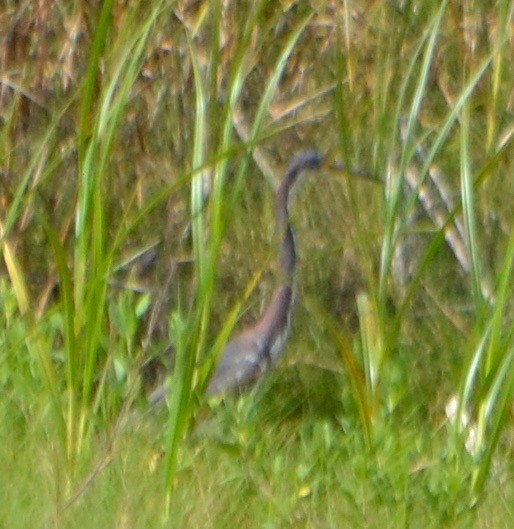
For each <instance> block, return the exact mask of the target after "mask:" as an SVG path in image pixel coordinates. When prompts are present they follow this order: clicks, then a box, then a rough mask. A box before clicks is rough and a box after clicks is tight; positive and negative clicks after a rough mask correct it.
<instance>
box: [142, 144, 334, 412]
mask: <svg viewBox="0 0 514 529" xmlns="http://www.w3.org/2000/svg"><path fill="white" fill-rule="evenodd" d="M324 165H325V161H324V158H323V157H322V156H320V155H319V154H318V153H317V152H314V151H309V152H304V153H302V154H300V155H298V156H297V157H296V158H295V159H294V160H293V162H292V163H291V165H290V166H289V169H288V170H287V172H286V174H285V176H284V179H283V180H282V183H281V184H280V187H279V188H278V192H277V204H276V208H277V209H276V217H277V227H278V233H279V235H280V237H281V243H280V250H279V274H280V275H279V285H278V286H277V288H276V289H275V291H274V292H273V295H272V297H271V301H270V303H269V305H268V307H267V309H266V310H265V312H264V314H263V315H262V316H261V318H260V319H258V320H257V321H256V322H255V323H254V324H253V325H250V326H249V327H248V328H247V329H246V330H244V331H243V332H242V333H241V334H239V335H237V336H236V337H235V338H233V339H232V340H231V341H230V342H228V344H227V345H226V346H225V349H224V351H223V353H222V355H221V359H220V361H219V363H218V366H217V368H216V371H215V372H214V376H213V377H212V379H211V381H210V383H209V385H208V387H207V394H208V395H210V396H213V395H219V394H222V393H226V392H230V391H240V390H242V389H244V388H245V387H246V386H248V385H250V384H251V383H252V382H253V381H255V380H256V379H257V378H258V377H259V376H260V375H261V374H262V373H263V372H265V371H267V370H268V369H269V368H270V367H271V366H273V365H274V364H275V363H276V361H277V360H278V358H280V356H281V354H282V351H283V349H284V345H285V343H286V340H287V337H288V333H289V325H290V320H291V309H292V307H293V275H294V270H295V267H296V248H295V241H294V235H293V231H292V229H291V224H290V220H289V194H290V191H291V189H292V187H293V185H294V184H295V182H296V181H297V179H298V176H299V175H300V173H302V172H303V171H308V170H315V169H320V168H322V167H323V166H324ZM329 167H332V168H333V169H335V170H338V171H340V172H341V171H343V172H344V168H342V167H338V166H335V165H334V166H329ZM165 396H166V390H165V388H162V387H161V388H159V389H157V390H156V391H155V392H154V393H152V395H150V398H149V400H150V402H151V403H156V402H158V401H160V400H162V399H163V398H164V397H165Z"/></svg>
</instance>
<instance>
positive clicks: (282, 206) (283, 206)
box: [277, 170, 299, 285]
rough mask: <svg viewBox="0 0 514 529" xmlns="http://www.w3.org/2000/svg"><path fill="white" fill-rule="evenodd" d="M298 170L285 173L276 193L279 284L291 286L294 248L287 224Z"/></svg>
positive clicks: (294, 257)
mask: <svg viewBox="0 0 514 529" xmlns="http://www.w3.org/2000/svg"><path fill="white" fill-rule="evenodd" d="M298 173H299V171H298V170H291V171H288V172H287V173H286V175H285V176H284V180H283V181H282V183H281V184H280V187H279V189H278V192H277V228H278V234H279V237H281V242H280V250H279V266H280V270H279V272H280V274H281V277H280V283H281V284H286V285H291V283H292V281H293V275H294V270H295V267H296V247H295V241H294V235H293V230H292V229H291V225H290V222H289V194H290V192H291V189H292V187H293V185H294V183H295V182H296V179H297V177H298Z"/></svg>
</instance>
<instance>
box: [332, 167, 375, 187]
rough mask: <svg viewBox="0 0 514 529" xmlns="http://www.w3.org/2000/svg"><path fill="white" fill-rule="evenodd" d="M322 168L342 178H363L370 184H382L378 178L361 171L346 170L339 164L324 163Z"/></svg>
mask: <svg viewBox="0 0 514 529" xmlns="http://www.w3.org/2000/svg"><path fill="white" fill-rule="evenodd" d="M324 168H325V169H327V170H328V171H330V172H331V173H336V174H338V175H341V176H343V177H344V178H348V177H350V178H355V177H357V178H363V179H364V180H370V181H371V182H375V183H376V184H383V182H382V180H380V178H377V177H376V176H373V175H372V174H370V173H368V172H366V171H361V170H358V169H357V170H354V169H348V168H346V167H345V166H344V165H343V164H339V163H329V162H325V163H324Z"/></svg>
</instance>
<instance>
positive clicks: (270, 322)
mask: <svg viewBox="0 0 514 529" xmlns="http://www.w3.org/2000/svg"><path fill="white" fill-rule="evenodd" d="M292 303H293V290H292V288H291V287H289V286H281V287H279V288H277V289H276V290H275V292H274V293H273V297H272V298H271V301H270V304H269V306H268V308H267V309H266V311H265V312H264V314H263V315H262V317H261V319H260V320H258V321H257V322H256V323H255V324H254V325H252V326H251V327H249V328H248V329H246V330H245V331H243V332H242V333H241V334H239V335H238V336H236V337H235V338H234V339H233V340H231V341H230V342H229V343H228V344H227V345H226V347H225V349H224V351H223V355H222V357H221V360H220V362H219V364H218V366H217V369H216V372H215V373H214V376H213V377H212V379H211V382H210V384H209V387H208V388H207V393H208V394H209V395H216V394H219V393H224V392H226V391H233V390H241V389H243V388H244V387H246V386H247V385H249V384H251V383H252V382H253V381H255V380H256V379H257V378H258V377H259V376H260V375H261V374H262V373H263V372H265V371H266V370H267V369H269V367H270V366H271V365H273V363H274V362H275V361H276V360H277V358H278V357H279V356H280V353H281V352H282V349H283V347H284V345H285V342H286V340H287V336H288V334H289V325H290V316H291V308H292Z"/></svg>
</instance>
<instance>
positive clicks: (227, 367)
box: [207, 331, 269, 395]
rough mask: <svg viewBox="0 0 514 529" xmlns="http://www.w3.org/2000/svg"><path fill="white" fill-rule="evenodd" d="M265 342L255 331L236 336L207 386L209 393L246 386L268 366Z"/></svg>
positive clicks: (224, 352) (226, 349)
mask: <svg viewBox="0 0 514 529" xmlns="http://www.w3.org/2000/svg"><path fill="white" fill-rule="evenodd" d="M264 347H265V344H264V343H263V342H262V341H261V340H259V339H257V338H256V337H255V336H254V333H253V332H251V331H250V332H244V333H243V334H240V335H239V336H236V337H235V338H234V339H233V340H231V341H230V342H229V343H228V344H227V345H226V347H225V350H224V351H223V355H222V357H221V360H220V362H219V364H218V367H217V369H216V372H215V373H214V376H213V377H212V379H211V382H210V384H209V387H208V388H207V394H208V395H217V394H219V393H224V392H226V391H233V390H238V389H242V388H244V387H245V386H246V385H248V384H249V383H250V382H252V381H253V380H254V379H255V378H257V377H258V376H259V375H260V374H261V373H262V372H263V371H264V370H266V369H267V367H268V363H269V362H268V356H267V355H265V354H263V349H264Z"/></svg>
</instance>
